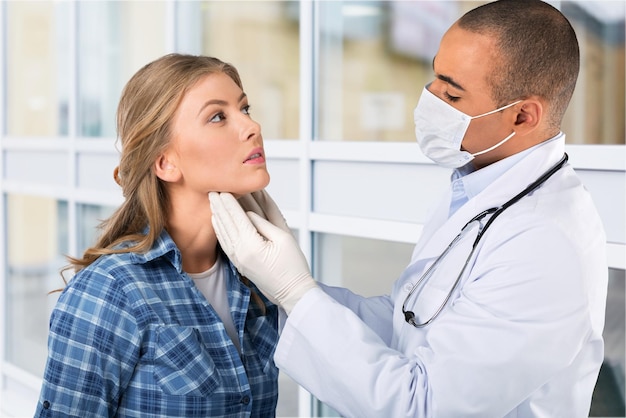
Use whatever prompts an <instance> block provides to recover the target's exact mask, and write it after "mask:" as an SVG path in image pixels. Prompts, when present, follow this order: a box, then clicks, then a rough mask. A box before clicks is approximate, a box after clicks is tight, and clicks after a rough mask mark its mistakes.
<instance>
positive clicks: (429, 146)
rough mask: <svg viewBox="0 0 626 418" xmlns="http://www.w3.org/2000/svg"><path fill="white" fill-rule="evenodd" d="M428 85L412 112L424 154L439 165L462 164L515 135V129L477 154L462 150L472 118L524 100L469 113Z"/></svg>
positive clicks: (453, 166) (489, 113)
mask: <svg viewBox="0 0 626 418" xmlns="http://www.w3.org/2000/svg"><path fill="white" fill-rule="evenodd" d="M428 86H430V84H427V85H426V87H424V91H423V92H422V96H421V97H420V99H419V101H418V102H417V106H416V107H415V111H414V112H413V120H414V121H415V137H416V138H417V142H418V144H419V145H420V148H421V149H422V152H423V153H424V155H426V156H427V157H428V158H430V159H431V160H433V161H434V162H435V163H437V164H439V165H440V166H443V167H447V168H457V167H462V166H464V165H465V164H467V163H469V162H470V161H472V160H473V159H474V157H475V156H477V155H481V154H484V153H486V152H489V151H492V150H494V149H496V148H497V147H499V146H500V145H502V144H504V143H505V142H506V141H508V140H509V139H511V138H512V137H513V135H515V132H513V133H511V135H509V136H507V137H506V138H504V139H503V140H502V141H500V142H498V143H497V144H495V145H494V146H492V147H490V148H487V149H486V150H484V151H480V152H476V153H474V154H470V153H469V152H467V151H461V142H463V138H464V137H465V132H467V128H468V127H469V124H470V122H471V120H472V119H477V118H482V117H483V116H487V115H491V114H493V113H496V112H499V111H501V110H504V109H506V108H508V107H511V106H513V105H515V104H517V103H519V102H521V100H518V101H516V102H513V103H511V104H508V105H506V106H503V107H500V108H498V109H496V110H492V111H491V112H487V113H483V114H482V115H478V116H469V115H466V114H465V113H463V112H461V111H460V110H458V109H455V108H454V107H452V106H450V105H449V104H448V103H446V102H445V101H443V100H441V99H440V98H438V97H437V96H435V95H434V94H432V93H431V92H430V91H429V90H428Z"/></svg>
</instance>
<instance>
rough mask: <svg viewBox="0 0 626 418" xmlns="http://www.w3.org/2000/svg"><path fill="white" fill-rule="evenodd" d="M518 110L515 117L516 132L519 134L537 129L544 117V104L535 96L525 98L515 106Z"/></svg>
mask: <svg viewBox="0 0 626 418" xmlns="http://www.w3.org/2000/svg"><path fill="white" fill-rule="evenodd" d="M515 109H516V110H517V114H516V119H515V132H516V133H517V134H518V135H525V134H528V133H530V132H532V131H534V130H535V129H537V128H538V127H539V126H540V125H541V124H542V120H543V117H544V106H543V104H542V103H541V101H539V100H537V99H535V98H529V99H525V100H524V101H523V102H521V103H520V104H519V105H517V106H515Z"/></svg>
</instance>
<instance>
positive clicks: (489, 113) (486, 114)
mask: <svg viewBox="0 0 626 418" xmlns="http://www.w3.org/2000/svg"><path fill="white" fill-rule="evenodd" d="M521 102H523V100H521V99H520V100H518V101H516V102H513V103H510V104H508V105H506V106H502V107H499V108H497V109H496V110H492V111H491V112H487V113H483V114H482V115H478V116H472V119H478V118H482V117H483V116H488V115H492V114H494V113H496V112H500V111H501V110H504V109H508V108H509V107H511V106H515V105H516V104H518V103H521ZM513 135H515V131H513V133H511V135H509V136H507V137H506V138H504V139H503V140H502V141H500V142H498V143H497V144H496V145H493V146H491V147H489V148H487V149H486V150H483V151H479V152H477V153H475V154H472V157H476V156H478V155H482V154H486V153H488V152H489V151H493V150H494V149H496V148H498V147H499V146H500V145H502V144H504V143H505V142H506V141H508V140H509V139H511V138H513Z"/></svg>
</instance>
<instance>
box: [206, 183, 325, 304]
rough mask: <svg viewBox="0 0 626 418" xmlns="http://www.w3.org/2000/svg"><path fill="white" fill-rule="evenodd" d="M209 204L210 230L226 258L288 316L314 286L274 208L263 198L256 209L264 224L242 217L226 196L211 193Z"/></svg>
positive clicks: (251, 216) (251, 214)
mask: <svg viewBox="0 0 626 418" xmlns="http://www.w3.org/2000/svg"><path fill="white" fill-rule="evenodd" d="M257 196H258V197H260V196H259V195H257ZM266 197H268V198H269V195H267V194H266ZM209 200H210V201H211V210H212V212H213V217H212V223H213V228H214V229H215V233H216V234H217V239H218V240H219V242H220V244H221V245H222V249H223V250H224V252H225V253H226V255H227V256H228V258H230V260H231V261H232V262H233V264H234V265H235V266H236V267H237V269H239V272H240V273H241V274H243V275H244V276H246V277H247V278H249V279H250V280H252V281H253V282H254V284H256V285H257V287H258V288H259V289H260V290H261V292H263V294H264V295H265V296H267V297H268V298H269V299H270V300H271V301H272V302H274V303H276V304H278V305H280V306H282V307H283V308H284V309H285V311H286V312H287V314H289V313H291V310H292V309H293V307H294V306H295V304H296V303H297V302H298V301H299V300H300V298H301V297H302V296H303V295H304V294H305V293H306V292H307V291H309V290H311V289H312V288H314V287H316V286H317V285H316V284H315V280H314V279H313V277H311V272H310V270H309V266H308V263H307V260H306V258H305V257H304V254H302V251H300V247H299V246H298V243H297V242H296V240H295V239H294V237H293V235H292V234H291V231H289V228H288V227H287V224H286V223H285V220H284V218H283V216H282V214H280V211H279V210H278V207H277V206H276V204H275V203H274V202H273V201H271V198H270V199H269V200H268V199H265V198H264V200H263V201H262V203H261V204H260V205H259V206H260V207H262V209H264V210H263V212H264V213H265V214H266V216H267V217H268V219H269V220H270V221H268V220H266V219H264V218H262V217H261V216H259V215H257V214H256V213H254V212H248V213H247V214H246V212H244V211H243V209H242V208H241V206H240V205H239V203H238V202H237V200H236V199H235V198H234V197H233V196H232V195H231V194H230V193H217V192H211V193H209ZM244 203H249V202H248V201H244ZM278 218H280V219H278ZM271 221H274V222H277V223H278V224H279V226H276V225H274V224H272V222H271Z"/></svg>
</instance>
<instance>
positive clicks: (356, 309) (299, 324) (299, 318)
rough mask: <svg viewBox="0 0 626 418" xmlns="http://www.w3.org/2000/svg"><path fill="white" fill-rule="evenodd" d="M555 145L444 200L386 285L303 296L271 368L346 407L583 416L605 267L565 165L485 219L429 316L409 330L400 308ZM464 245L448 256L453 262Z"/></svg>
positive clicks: (375, 411) (601, 243)
mask: <svg viewBox="0 0 626 418" xmlns="http://www.w3.org/2000/svg"><path fill="white" fill-rule="evenodd" d="M563 152H564V138H563V137H562V138H560V139H557V140H554V141H550V142H548V143H546V144H544V145H542V146H540V147H538V148H536V149H535V150H533V151H532V152H531V153H529V154H528V155H527V156H525V157H524V158H523V159H522V160H521V161H519V162H518V163H517V164H516V165H515V166H513V167H512V168H511V169H509V170H508V171H507V172H506V173H505V174H504V175H502V176H500V177H499V178H498V179H497V180H496V181H495V182H493V183H492V184H491V185H489V186H488V187H487V188H486V189H485V190H484V191H483V192H482V193H480V194H479V195H478V196H477V197H475V198H473V199H471V200H470V201H468V202H467V203H466V204H465V205H463V206H462V207H461V208H460V209H459V210H458V211H457V212H456V213H455V214H454V215H453V216H452V217H451V218H450V219H448V216H447V214H448V208H449V204H450V196H447V197H446V198H444V199H443V201H442V204H441V206H440V209H439V210H437V211H435V213H434V215H433V217H432V219H431V220H430V221H429V222H428V223H427V224H426V225H425V228H424V231H423V234H422V236H421V238H420V240H419V242H418V243H417V245H416V248H415V251H414V253H413V257H412V260H411V263H410V265H409V267H407V270H406V271H405V274H403V275H402V276H401V277H400V278H399V279H398V280H397V282H396V283H395V285H394V287H393V291H392V293H391V296H381V297H375V298H362V297H360V296H357V295H355V294H353V293H351V292H349V291H347V290H346V289H340V288H330V287H326V286H322V289H313V290H311V291H309V292H308V293H306V294H305V296H304V297H303V298H302V299H301V300H300V301H299V302H298V303H297V304H296V306H295V308H294V309H293V310H292V312H291V315H290V316H289V318H288V319H287V321H286V323H285V326H284V328H283V330H282V334H281V337H280V341H279V344H278V347H277V349H276V354H275V357H274V358H275V361H276V363H277V364H278V366H279V367H280V368H281V369H282V370H283V371H284V372H286V373H287V374H288V375H290V376H292V377H293V378H294V379H295V380H296V381H297V382H299V383H300V384H301V385H302V386H303V387H304V388H306V389H307V390H308V391H310V392H311V393H312V394H313V395H315V396H316V397H318V398H319V399H321V400H322V401H324V402H325V403H327V404H328V405H330V406H332V407H333V408H334V409H336V410H337V411H339V412H340V413H341V414H342V415H344V416H348V417H359V418H362V417H385V418H396V417H454V418H458V417H480V418H486V417H487V418H491V417H549V418H558V417H563V418H576V417H587V416H588V413H589V406H590V402H591V393H592V391H593V387H594V385H595V382H596V379H597V375H598V371H599V368H600V365H601V363H602V360H603V357H604V356H603V354H604V344H603V340H602V330H603V327H604V312H605V303H606V290H607V276H608V269H607V264H606V250H605V245H606V244H605V242H606V240H605V234H604V230H603V226H602V223H601V220H600V217H599V215H598V213H597V211H596V209H595V207H594V205H593V203H592V201H591V198H590V196H589V195H588V193H587V192H586V190H585V189H584V187H583V185H582V184H581V182H580V180H579V179H578V177H577V176H576V174H575V173H574V170H573V169H572V168H571V166H569V165H566V166H565V167H564V168H562V169H560V170H559V171H558V172H557V173H556V174H555V175H554V176H552V177H551V178H550V179H549V180H548V181H547V182H546V183H545V184H544V185H542V186H541V188H540V189H538V190H537V191H535V192H534V193H533V194H531V195H530V196H527V197H525V198H523V199H522V200H520V201H519V202H518V203H516V204H514V205H513V206H511V207H510V208H509V209H507V210H506V211H504V212H503V213H502V215H500V217H499V218H498V219H497V220H496V221H494V223H493V224H492V226H491V227H490V228H489V231H488V232H487V234H486V235H485V236H484V238H483V239H482V240H481V242H480V243H479V246H478V248H477V250H476V253H475V254H474V256H473V257H472V259H471V260H470V264H469V266H468V269H469V271H468V272H467V274H465V275H464V276H463V278H462V281H461V283H460V286H459V287H458V288H457V290H456V291H455V293H454V294H453V296H452V300H451V302H450V303H449V305H448V306H447V307H446V309H445V310H444V311H443V312H442V314H441V315H440V316H439V317H438V318H437V319H436V320H435V321H434V322H433V323H432V324H430V325H428V326H426V327H425V328H422V329H417V328H414V327H413V326H411V325H409V324H407V323H406V322H405V320H404V316H403V314H402V311H401V307H402V304H403V302H404V300H405V297H406V295H407V294H408V292H409V290H410V288H411V287H412V284H413V283H415V281H416V280H417V279H418V278H419V277H420V276H421V273H422V272H423V270H424V267H425V266H428V265H429V264H430V263H432V262H433V261H434V259H435V258H436V257H437V256H438V255H439V254H440V253H441V252H442V251H443V250H444V248H445V247H446V246H447V245H448V244H449V243H450V241H451V240H452V239H453V238H454V236H456V234H457V233H458V232H459V231H460V229H461V228H462V226H463V225H464V224H465V222H467V220H469V219H471V218H472V217H473V216H475V215H476V214H478V213H479V212H481V211H483V210H485V209H488V208H491V207H494V206H498V205H500V204H502V203H504V202H505V201H507V200H509V199H510V198H511V197H513V196H514V195H515V194H517V193H518V192H519V191H521V190H523V189H524V188H525V187H526V186H527V185H528V184H529V183H530V182H532V181H534V180H535V179H536V178H538V177H539V176H540V175H541V174H542V173H544V172H545V171H546V170H548V169H549V168H550V167H551V166H553V165H554V164H555V163H556V162H557V161H558V160H559V159H560V158H561V156H562V155H563ZM467 251H469V250H467ZM467 251H465V252H463V251H457V253H461V252H463V254H462V255H460V254H456V255H455V254H451V255H450V257H452V258H455V257H456V256H458V257H460V259H461V260H462V261H464V260H465V258H467V254H468V252H467ZM447 263H448V261H447V260H446V261H445V262H444V264H447ZM454 276H456V274H454ZM434 277H435V276H433V279H434ZM433 281H434V282H437V280H433ZM443 287H444V288H445V290H438V289H437V283H434V284H431V285H430V288H429V289H428V290H427V291H428V292H429V293H428V296H429V297H427V298H423V299H422V300H421V301H420V305H419V306H414V305H411V304H409V305H408V306H407V308H408V309H412V310H414V311H416V313H418V312H419V311H420V309H422V308H423V306H424V305H425V304H427V303H428V302H427V301H428V300H435V299H436V300H437V303H438V302H439V300H440V299H441V297H442V296H441V295H440V296H439V298H436V294H437V292H446V293H447V291H448V288H449V286H447V285H444V286H443ZM424 300H426V301H424Z"/></svg>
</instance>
